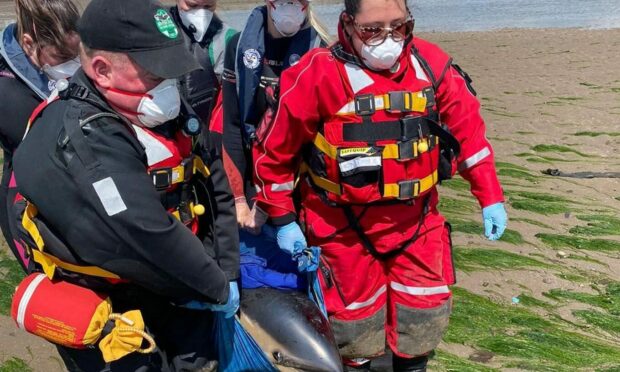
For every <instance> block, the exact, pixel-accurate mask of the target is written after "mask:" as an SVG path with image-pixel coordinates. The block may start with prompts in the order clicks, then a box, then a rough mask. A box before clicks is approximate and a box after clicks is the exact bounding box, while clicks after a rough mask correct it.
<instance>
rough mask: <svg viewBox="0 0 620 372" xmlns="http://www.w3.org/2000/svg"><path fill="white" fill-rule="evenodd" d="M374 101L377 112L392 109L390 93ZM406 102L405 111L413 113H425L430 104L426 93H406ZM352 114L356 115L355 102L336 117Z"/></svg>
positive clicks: (378, 96)
mask: <svg viewBox="0 0 620 372" xmlns="http://www.w3.org/2000/svg"><path fill="white" fill-rule="evenodd" d="M374 100H375V111H383V110H386V111H387V110H390V109H391V108H392V105H391V102H390V94H389V93H386V94H379V95H376V96H375V97H374ZM404 101H405V102H404V103H405V107H404V108H405V110H408V111H412V112H425V111H426V106H427V104H428V98H426V95H425V94H424V91H418V92H405V95H404ZM351 114H355V101H351V102H349V103H347V104H346V105H345V106H344V107H343V108H342V109H341V110H340V111H338V113H337V114H336V115H338V116H348V115H351Z"/></svg>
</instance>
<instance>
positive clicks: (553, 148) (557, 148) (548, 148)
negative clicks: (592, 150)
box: [532, 144, 594, 158]
mask: <svg viewBox="0 0 620 372" xmlns="http://www.w3.org/2000/svg"><path fill="white" fill-rule="evenodd" d="M532 150H533V151H536V152H559V153H573V154H576V155H579V156H581V157H584V158H591V157H594V155H588V154H585V153H583V152H581V151H577V150H575V149H573V148H572V147H568V146H562V145H544V144H542V145H536V146H533V147H532Z"/></svg>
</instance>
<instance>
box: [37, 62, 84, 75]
mask: <svg viewBox="0 0 620 372" xmlns="http://www.w3.org/2000/svg"><path fill="white" fill-rule="evenodd" d="M81 66H82V65H81V64H80V60H79V59H78V58H75V59H70V60H68V61H66V62H63V63H61V64H59V65H56V66H50V65H48V64H45V65H43V67H42V68H41V70H43V72H44V73H45V75H47V77H48V78H50V80H60V79H68V78H70V77H71V76H73V74H75V72H76V71H77V70H78V69H79V68H80V67H81Z"/></svg>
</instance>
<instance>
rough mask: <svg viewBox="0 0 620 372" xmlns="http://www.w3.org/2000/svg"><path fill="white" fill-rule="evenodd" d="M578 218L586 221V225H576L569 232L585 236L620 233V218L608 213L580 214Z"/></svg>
mask: <svg viewBox="0 0 620 372" xmlns="http://www.w3.org/2000/svg"><path fill="white" fill-rule="evenodd" d="M577 219H579V220H580V221H585V222H587V223H588V224H587V225H586V226H575V227H573V228H571V229H570V230H569V231H568V232H570V233H571V234H575V235H583V236H600V235H620V218H617V217H613V216H608V215H589V216H586V215H578V216H577Z"/></svg>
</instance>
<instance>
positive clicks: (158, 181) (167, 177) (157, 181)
mask: <svg viewBox="0 0 620 372" xmlns="http://www.w3.org/2000/svg"><path fill="white" fill-rule="evenodd" d="M150 175H151V177H153V184H154V185H155V189H157V191H164V190H166V189H168V188H169V187H170V186H171V185H172V169H170V168H167V169H155V170H153V171H151V173H150Z"/></svg>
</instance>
